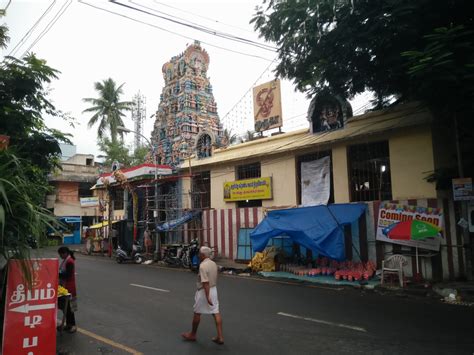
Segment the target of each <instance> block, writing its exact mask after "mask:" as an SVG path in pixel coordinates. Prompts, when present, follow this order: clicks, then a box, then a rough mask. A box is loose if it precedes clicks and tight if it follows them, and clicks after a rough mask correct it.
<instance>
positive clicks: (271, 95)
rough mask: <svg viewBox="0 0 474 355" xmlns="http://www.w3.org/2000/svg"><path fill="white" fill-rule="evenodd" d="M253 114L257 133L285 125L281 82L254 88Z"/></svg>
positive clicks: (274, 81)
mask: <svg viewBox="0 0 474 355" xmlns="http://www.w3.org/2000/svg"><path fill="white" fill-rule="evenodd" d="M253 112H254V121H255V132H262V131H266V130H269V129H271V128H277V127H281V126H282V125H283V118H282V112H281V90H280V80H278V79H275V80H272V81H269V82H268V83H265V84H262V85H259V86H256V87H254V88H253Z"/></svg>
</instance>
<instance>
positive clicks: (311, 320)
mask: <svg viewBox="0 0 474 355" xmlns="http://www.w3.org/2000/svg"><path fill="white" fill-rule="evenodd" d="M277 314H278V315H279V316H283V317H290V318H295V319H302V320H306V321H309V322H314V323H319V324H326V325H332V326H334V327H339V328H346V329H352V330H356V331H358V332H363V333H367V330H365V328H361V327H355V326H352V325H347V324H342V323H333V322H328V321H325V320H321V319H314V318H308V317H301V316H297V315H294V314H289V313H283V312H278V313H277Z"/></svg>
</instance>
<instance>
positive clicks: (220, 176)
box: [211, 164, 237, 209]
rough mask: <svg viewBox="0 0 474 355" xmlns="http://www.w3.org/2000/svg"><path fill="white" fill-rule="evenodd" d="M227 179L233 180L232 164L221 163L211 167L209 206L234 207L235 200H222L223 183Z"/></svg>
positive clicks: (233, 169)
mask: <svg viewBox="0 0 474 355" xmlns="http://www.w3.org/2000/svg"><path fill="white" fill-rule="evenodd" d="M235 165H237V164H235ZM228 181H235V167H234V165H221V166H219V167H213V168H212V169H211V208H216V209H218V208H234V207H235V202H225V201H224V183H225V182H228Z"/></svg>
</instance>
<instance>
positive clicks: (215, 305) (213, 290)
mask: <svg viewBox="0 0 474 355" xmlns="http://www.w3.org/2000/svg"><path fill="white" fill-rule="evenodd" d="M210 255H211V248H209V247H201V249H200V250H199V259H200V260H201V263H200V265H199V274H198V281H197V283H196V286H197V291H196V294H195V296H194V317H193V323H192V330H191V332H189V333H183V334H181V336H182V337H183V338H184V339H185V340H188V341H196V333H197V330H198V327H199V323H200V321H201V314H212V315H213V317H214V320H215V322H216V329H217V336H216V337H214V338H212V341H213V342H214V343H216V344H219V345H222V344H224V337H223V336H222V318H221V315H220V313H219V300H218V298H217V287H216V284H217V265H216V263H215V262H214V261H212V260H211V259H210V258H209V256H210Z"/></svg>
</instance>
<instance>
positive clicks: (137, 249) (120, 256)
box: [115, 242, 145, 264]
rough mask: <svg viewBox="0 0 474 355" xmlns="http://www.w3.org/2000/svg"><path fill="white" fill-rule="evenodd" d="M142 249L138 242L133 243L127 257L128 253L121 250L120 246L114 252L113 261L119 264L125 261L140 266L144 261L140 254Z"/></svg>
mask: <svg viewBox="0 0 474 355" xmlns="http://www.w3.org/2000/svg"><path fill="white" fill-rule="evenodd" d="M142 252H143V249H142V247H141V245H140V243H138V242H134V243H133V246H132V253H131V254H130V255H128V253H127V252H126V251H125V250H123V249H122V248H121V247H120V245H119V246H118V247H117V250H116V257H115V260H116V261H117V262H118V263H119V264H121V263H123V262H126V261H133V262H134V263H135V264H141V263H143V262H144V261H145V257H144V256H143V254H142Z"/></svg>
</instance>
